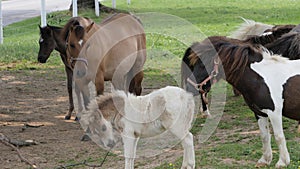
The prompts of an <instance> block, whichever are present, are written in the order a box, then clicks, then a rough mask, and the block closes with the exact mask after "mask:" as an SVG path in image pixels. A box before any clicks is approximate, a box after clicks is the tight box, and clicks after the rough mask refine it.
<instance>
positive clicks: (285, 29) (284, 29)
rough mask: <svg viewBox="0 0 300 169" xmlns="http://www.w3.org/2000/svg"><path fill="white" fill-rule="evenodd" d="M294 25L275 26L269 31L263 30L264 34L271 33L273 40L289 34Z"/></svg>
mask: <svg viewBox="0 0 300 169" xmlns="http://www.w3.org/2000/svg"><path fill="white" fill-rule="evenodd" d="M295 27H296V25H275V26H274V27H272V28H271V29H267V30H265V32H271V33H272V35H273V36H274V38H275V39H278V38H280V37H281V36H282V35H284V34H286V33H289V32H290V31H291V30H292V29H294V28H295Z"/></svg>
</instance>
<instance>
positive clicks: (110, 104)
mask: <svg viewBox="0 0 300 169" xmlns="http://www.w3.org/2000/svg"><path fill="white" fill-rule="evenodd" d="M96 101H97V104H92V105H91V106H92V107H90V109H92V110H96V109H99V110H100V111H101V113H102V115H103V117H104V118H106V119H108V118H112V117H113V116H115V115H116V114H119V113H122V112H119V111H122V110H123V106H124V100H123V98H122V97H120V96H117V95H115V94H105V95H101V96H99V97H97V98H96Z"/></svg>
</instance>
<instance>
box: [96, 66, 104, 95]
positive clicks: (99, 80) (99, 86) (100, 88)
mask: <svg viewBox="0 0 300 169" xmlns="http://www.w3.org/2000/svg"><path fill="white" fill-rule="evenodd" d="M95 87H96V93H97V96H98V95H102V94H103V92H104V74H103V71H102V70H98V72H97V74H96V78H95Z"/></svg>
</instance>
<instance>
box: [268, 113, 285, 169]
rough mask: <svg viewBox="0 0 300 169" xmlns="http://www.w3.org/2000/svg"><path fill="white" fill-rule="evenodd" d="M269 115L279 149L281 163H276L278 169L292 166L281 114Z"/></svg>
mask: <svg viewBox="0 0 300 169" xmlns="http://www.w3.org/2000/svg"><path fill="white" fill-rule="evenodd" d="M268 115H269V118H270V121H271V124H272V127H273V131H274V136H275V140H276V142H277V145H278V148H279V161H278V162H277V163H276V168H282V167H285V166H287V165H289V164H290V155H289V152H288V150H287V147H286V140H285V136H284V133H283V128H282V116H281V112H280V114H279V113H278V112H272V113H269V114H268Z"/></svg>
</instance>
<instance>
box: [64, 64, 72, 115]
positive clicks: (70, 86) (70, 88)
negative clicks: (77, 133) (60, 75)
mask: <svg viewBox="0 0 300 169" xmlns="http://www.w3.org/2000/svg"><path fill="white" fill-rule="evenodd" d="M65 71H66V73H67V87H68V94H69V111H68V112H67V114H66V115H65V119H66V120H70V118H71V115H72V112H73V110H74V102H73V92H72V79H73V71H72V70H71V69H70V68H68V67H67V66H65Z"/></svg>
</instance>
